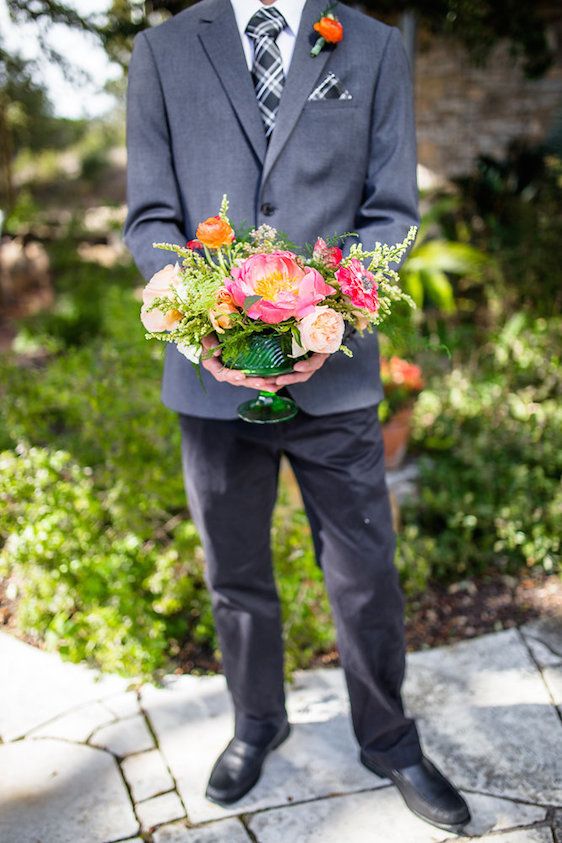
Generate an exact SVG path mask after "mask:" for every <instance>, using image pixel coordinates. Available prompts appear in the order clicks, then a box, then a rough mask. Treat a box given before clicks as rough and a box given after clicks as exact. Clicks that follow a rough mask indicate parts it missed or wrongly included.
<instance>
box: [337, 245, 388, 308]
mask: <svg viewBox="0 0 562 843" xmlns="http://www.w3.org/2000/svg"><path fill="white" fill-rule="evenodd" d="M336 280H337V282H338V284H339V285H340V288H341V291H342V293H343V294H344V295H345V296H348V298H350V299H351V301H352V302H353V304H354V305H355V306H356V307H364V308H365V309H366V310H369V311H370V312H371V313H376V312H377V311H378V309H379V297H378V293H377V280H376V278H375V276H374V275H373V273H372V272H369V270H368V269H365V267H364V266H363V264H362V263H361V261H360V260H358V259H357V258H352V259H351V260H350V262H349V264H348V265H347V266H340V268H339V269H338V270H337V272H336Z"/></svg>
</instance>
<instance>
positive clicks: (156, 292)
mask: <svg viewBox="0 0 562 843" xmlns="http://www.w3.org/2000/svg"><path fill="white" fill-rule="evenodd" d="M181 281H182V277H181V272H180V267H179V264H178V262H177V261H176V263H169V264H167V265H166V266H165V267H164V268H163V269H161V270H160V271H159V272H156V273H155V274H154V275H153V276H152V278H151V279H150V281H149V282H148V284H147V285H146V287H145V288H144V290H143V293H142V300H143V303H144V304H146V305H149V304H152V302H153V301H154V299H159V298H163V297H164V296H169V295H170V293H171V292H172V290H173V289H174V287H175V286H176V285H177V284H180V283H181ZM153 312H156V311H153Z"/></svg>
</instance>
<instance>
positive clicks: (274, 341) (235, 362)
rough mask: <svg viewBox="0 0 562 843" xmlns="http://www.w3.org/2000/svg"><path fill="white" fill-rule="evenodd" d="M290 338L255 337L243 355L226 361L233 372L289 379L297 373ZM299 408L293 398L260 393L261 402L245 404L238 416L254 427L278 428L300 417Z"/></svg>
mask: <svg viewBox="0 0 562 843" xmlns="http://www.w3.org/2000/svg"><path fill="white" fill-rule="evenodd" d="M291 347H292V342H291V335H290V334H282V335H279V334H273V333H272V334H269V333H262V334H254V335H253V336H251V337H250V338H249V339H248V342H247V345H246V347H245V348H244V350H243V351H242V352H240V353H239V354H238V355H237V356H236V357H234V358H225V357H224V355H223V359H224V363H225V365H226V366H228V368H229V369H239V370H240V371H241V372H244V374H245V375H248V376H249V377H260V378H270V377H275V376H276V375H287V374H289V373H290V372H292V371H293V362H294V361H293V359H292V358H291V357H289V356H288V355H289V354H290V353H291ZM297 412H298V407H297V405H296V404H295V402H294V401H293V400H292V399H291V398H285V397H283V396H282V395H277V394H276V393H275V392H267V391H266V390H260V392H259V394H258V396H257V398H254V399H253V400H252V401H244V403H243V404H240V406H239V407H238V416H239V417H240V418H241V419H243V420H244V421H247V422H253V423H254V424H275V423H276V422H282V421H288V420H289V419H292V418H294V417H295V416H296V414H297Z"/></svg>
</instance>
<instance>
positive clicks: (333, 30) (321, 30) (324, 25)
mask: <svg viewBox="0 0 562 843" xmlns="http://www.w3.org/2000/svg"><path fill="white" fill-rule="evenodd" d="M336 5H337V3H330V4H329V5H328V6H326V8H325V9H324V11H323V12H322V14H321V16H320V17H319V19H318V20H317V21H316V23H314V24H313V25H312V28H313V29H314V31H315V32H317V33H318V35H319V36H320V37H319V38H317V39H316V42H315V43H314V46H313V47H312V50H311V51H310V55H311V56H312V57H314V56H317V55H318V54H319V53H320V51H321V50H322V48H323V47H324V45H325V44H338V43H339V42H340V41H341V40H342V39H343V26H342V24H341V22H340V21H339V20H338V18H337V17H336V15H334V13H333V11H332V9H333V8H335V6H336Z"/></svg>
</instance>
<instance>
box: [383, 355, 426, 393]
mask: <svg viewBox="0 0 562 843" xmlns="http://www.w3.org/2000/svg"><path fill="white" fill-rule="evenodd" d="M381 378H382V381H383V383H384V384H385V385H386V386H389V387H403V388H404V389H407V390H408V391H410V392H421V390H422V389H423V388H424V386H425V383H424V380H423V377H422V372H421V369H420V367H419V366H416V364H415V363H409V362H408V361H407V360H403V359H402V358H401V357H395V356H393V357H391V358H390V360H386V359H384V358H383V359H381Z"/></svg>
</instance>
